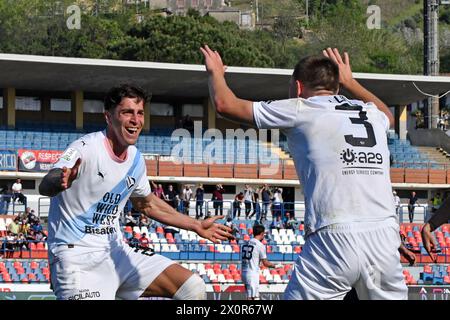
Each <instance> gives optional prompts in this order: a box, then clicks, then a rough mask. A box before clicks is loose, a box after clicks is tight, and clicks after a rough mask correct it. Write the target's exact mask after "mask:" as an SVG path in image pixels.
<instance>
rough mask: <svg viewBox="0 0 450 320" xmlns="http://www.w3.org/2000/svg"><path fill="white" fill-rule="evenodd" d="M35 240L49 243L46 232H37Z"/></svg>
mask: <svg viewBox="0 0 450 320" xmlns="http://www.w3.org/2000/svg"><path fill="white" fill-rule="evenodd" d="M34 239H35V240H36V242H41V241H47V236H46V235H45V234H44V232H36V233H35V235H34Z"/></svg>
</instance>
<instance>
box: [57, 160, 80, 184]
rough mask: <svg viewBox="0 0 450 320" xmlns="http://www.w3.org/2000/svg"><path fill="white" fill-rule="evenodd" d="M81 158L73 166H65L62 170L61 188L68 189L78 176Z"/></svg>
mask: <svg viewBox="0 0 450 320" xmlns="http://www.w3.org/2000/svg"><path fill="white" fill-rule="evenodd" d="M80 164H81V159H78V160H77V162H75V165H74V166H73V167H72V168H67V167H63V168H62V171H61V188H62V189H63V190H66V189H68V188H70V186H71V185H72V182H73V181H74V180H75V179H76V178H77V175H78V170H79V168H80Z"/></svg>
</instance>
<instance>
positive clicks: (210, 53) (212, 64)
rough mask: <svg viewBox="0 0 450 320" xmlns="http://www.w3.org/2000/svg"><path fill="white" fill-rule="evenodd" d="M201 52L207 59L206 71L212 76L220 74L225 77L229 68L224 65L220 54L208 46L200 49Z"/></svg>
mask: <svg viewBox="0 0 450 320" xmlns="http://www.w3.org/2000/svg"><path fill="white" fill-rule="evenodd" d="M200 51H201V52H202V53H203V56H204V57H205V66H206V71H208V72H209V73H211V74H220V75H222V76H223V75H224V74H225V70H226V69H227V66H225V65H224V64H223V62H222V58H221V57H220V54H219V53H218V52H217V51H216V50H211V49H210V48H209V47H208V45H205V46H204V47H203V48H200Z"/></svg>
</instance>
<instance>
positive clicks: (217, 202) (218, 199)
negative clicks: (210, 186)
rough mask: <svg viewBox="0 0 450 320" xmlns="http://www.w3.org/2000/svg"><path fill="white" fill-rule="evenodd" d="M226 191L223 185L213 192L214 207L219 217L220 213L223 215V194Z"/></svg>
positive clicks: (219, 185) (215, 213)
mask: <svg viewBox="0 0 450 320" xmlns="http://www.w3.org/2000/svg"><path fill="white" fill-rule="evenodd" d="M224 193H225V190H224V189H223V187H222V185H221V184H218V185H216V189H215V190H214V191H213V192H212V198H211V200H212V201H213V206H214V215H216V216H217V214H218V212H219V211H220V215H221V216H222V215H223V194H224Z"/></svg>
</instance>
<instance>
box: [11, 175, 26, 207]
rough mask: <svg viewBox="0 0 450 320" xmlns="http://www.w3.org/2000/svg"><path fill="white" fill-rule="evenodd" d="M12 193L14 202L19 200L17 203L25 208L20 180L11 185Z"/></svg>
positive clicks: (24, 198)
mask: <svg viewBox="0 0 450 320" xmlns="http://www.w3.org/2000/svg"><path fill="white" fill-rule="evenodd" d="M12 191H13V199H14V201H16V200H19V202H20V203H22V204H24V205H25V207H26V206H27V197H25V195H24V194H23V193H22V191H23V189H22V181H21V180H20V179H17V180H16V182H15V183H14V184H13V185H12Z"/></svg>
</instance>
